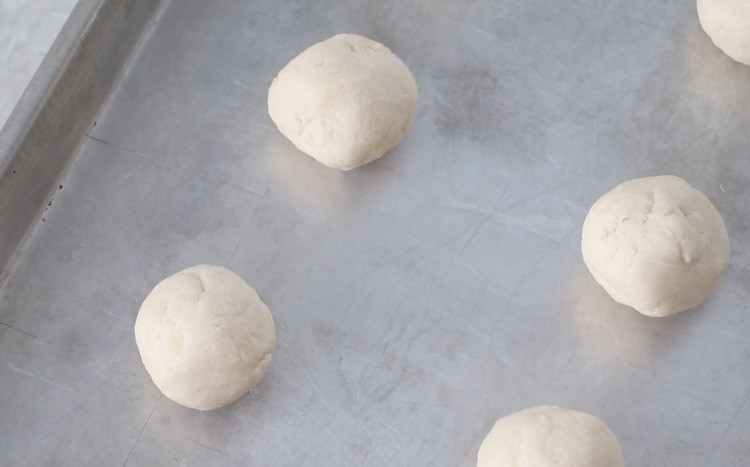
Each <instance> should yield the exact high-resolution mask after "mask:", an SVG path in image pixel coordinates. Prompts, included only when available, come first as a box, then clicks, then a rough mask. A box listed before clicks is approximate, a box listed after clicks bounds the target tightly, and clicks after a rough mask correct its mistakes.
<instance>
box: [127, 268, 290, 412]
mask: <svg viewBox="0 0 750 467" xmlns="http://www.w3.org/2000/svg"><path fill="white" fill-rule="evenodd" d="M135 341H136V344H137V345H138V351H139V352H140V354H141V359H142V360H143V364H144V366H145V367H146V371H148V373H149V375H151V379H153V381H154V384H156V386H157V387H158V388H159V390H160V391H161V392H162V393H163V394H164V395H165V396H167V397H168V398H170V399H172V400H173V401H175V402H177V403H178V404H181V405H184V406H186V407H190V408H193V409H198V410H212V409H216V408H219V407H222V406H224V405H227V404H229V403H231V402H234V401H235V400H237V399H239V398H240V397H242V395H243V394H245V393H246V392H247V391H248V390H250V389H251V388H253V387H254V386H255V385H256V384H258V382H259V381H260V380H261V378H263V375H264V374H265V372H266V369H267V368H268V364H269V363H270V362H271V352H273V349H274V347H275V346H276V328H275V326H274V322H273V316H271V312H270V311H268V308H267V307H266V305H265V304H264V303H263V302H262V301H261V300H260V298H259V297H258V294H257V293H255V290H253V288H252V287H250V286H249V285H247V283H246V282H245V281H243V280H242V279H241V278H240V277H239V276H237V275H236V274H234V273H233V272H232V271H230V270H228V269H225V268H222V267H219V266H208V265H201V266H195V267H192V268H189V269H185V270H184V271H180V272H178V273H177V274H174V275H173V276H170V277H167V278H166V279H164V280H163V281H161V282H159V283H158V284H157V285H156V287H154V289H153V290H152V291H151V293H149V294H148V296H147V297H146V300H144V302H143V305H141V309H140V311H139V312H138V317H137V318H136V320H135Z"/></svg>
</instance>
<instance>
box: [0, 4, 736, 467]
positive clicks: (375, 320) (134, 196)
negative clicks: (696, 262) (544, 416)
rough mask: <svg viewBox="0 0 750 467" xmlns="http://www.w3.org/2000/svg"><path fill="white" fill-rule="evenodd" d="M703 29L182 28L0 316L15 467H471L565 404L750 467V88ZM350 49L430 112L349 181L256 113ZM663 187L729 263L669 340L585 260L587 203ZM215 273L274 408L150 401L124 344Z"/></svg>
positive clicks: (60, 200)
mask: <svg viewBox="0 0 750 467" xmlns="http://www.w3.org/2000/svg"><path fill="white" fill-rule="evenodd" d="M694 10H695V7H694V4H693V3H692V2H676V1H670V2H650V1H646V0H635V1H628V2H625V1H618V2H604V1H596V0H589V1H573V0H561V1H558V2H543V1H534V0H532V1H527V2H515V1H489V0H487V1H483V0H475V1H462V2H456V1H430V2H427V1H411V2H400V1H390V0H389V1H384V2H367V1H351V2H337V1H326V0H324V1H320V2H316V3H314V4H311V3H309V2H302V1H281V2H279V1H270V0H268V1H254V2H241V1H221V2H203V1H199V0H186V1H179V2H178V1H171V2H168V4H167V5H166V7H165V8H164V10H163V11H162V12H161V14H160V16H159V17H158V18H157V20H156V21H154V23H153V24H152V25H151V26H150V27H149V30H148V32H147V33H148V36H147V37H146V38H145V40H144V41H143V42H142V43H141V44H140V48H139V50H138V51H137V52H136V55H135V57H134V59H133V61H132V62H131V63H130V65H129V66H128V68H127V69H126V70H125V72H124V73H123V75H122V77H121V79H120V80H119V83H118V84H117V87H116V89H115V90H114V92H113V94H112V96H111V98H110V100H109V101H108V103H107V105H106V107H105V109H104V110H103V112H102V114H101V115H100V117H99V119H98V122H97V124H96V126H95V127H94V129H93V130H92V131H91V133H90V135H89V137H88V138H87V139H86V141H85V143H84V144H83V146H82V148H81V149H80V151H79V153H78V154H77V156H76V157H75V160H74V162H73V163H72V165H71V167H70V169H69V170H68V171H67V173H66V174H65V176H64V178H63V179H62V180H61V181H60V189H59V190H58V191H57V193H56V194H55V196H54V199H53V200H52V201H53V202H52V204H51V206H49V208H48V209H47V210H46V211H45V212H44V213H43V215H42V218H40V219H39V221H38V223H37V225H36V226H35V228H34V229H33V231H32V232H31V233H30V234H29V238H27V241H26V242H25V244H24V247H23V249H22V251H21V255H20V258H19V260H18V261H17V262H16V264H15V266H14V269H13V270H12V271H11V272H10V275H9V278H8V280H7V282H6V283H5V285H4V287H3V289H2V296H1V297H0V323H2V326H0V363H1V364H0V394H2V397H0V415H2V416H1V417H0V430H1V431H2V436H0V460H1V462H0V463H1V464H3V465H98V466H107V465H112V466H123V465H124V466H138V465H160V466H169V465H174V466H187V465H201V466H211V465H253V466H271V465H273V466H277V465H278V466H354V465H356V466H415V465H420V466H422V465H423V466H427V465H430V466H466V467H469V466H473V465H475V456H476V451H477V449H478V447H479V444H480V443H481V441H482V438H483V437H484V435H485V434H486V433H487V432H488V431H489V429H490V428H491V426H492V424H493V423H494V421H495V420H496V419H497V418H498V417H500V416H503V415H505V414H508V413H510V412H513V411H516V410H520V409H522V408H525V407H529V406H532V405H538V404H556V405H562V406H567V407H571V408H575V409H578V410H583V411H587V412H590V413H593V414H595V415H597V416H599V417H600V418H602V419H603V420H605V421H606V422H607V423H608V425H609V426H610V427H611V428H612V430H613V431H614V432H615V433H616V434H617V436H618V438H619V440H620V443H621V445H622V448H623V451H624V455H625V460H626V464H627V465H629V466H641V467H647V466H681V467H684V466H744V465H747V459H748V458H750V403H749V402H748V399H749V398H750V343H749V342H748V337H747V336H748V335H750V321H749V320H748V306H747V303H748V302H749V301H750V292H748V284H750V279H749V278H748V273H749V268H750V241H748V236H747V231H748V229H750V161H749V160H748V147H750V132H748V131H747V128H750V112H748V111H747V104H748V102H750V68H748V67H743V66H741V65H738V64H736V63H734V62H732V61H731V60H730V59H729V58H727V57H726V56H724V55H723V54H722V53H721V52H720V51H719V50H718V49H716V48H715V47H714V46H713V45H712V44H711V41H710V40H709V39H708V37H707V36H705V34H704V33H703V32H702V30H701V29H700V25H699V24H698V20H697V16H696V13H695V11H694ZM341 32H353V33H359V34H362V35H365V36H368V37H370V38H372V39H374V40H377V41H379V42H382V43H384V44H385V45H387V46H388V47H389V48H391V49H392V50H393V51H394V53H396V54H397V55H398V56H399V57H401V58H402V59H403V60H404V62H405V63H406V64H407V65H408V66H409V68H410V69H411V70H412V72H413V74H414V76H415V78H416V81H417V83H418V85H419V89H420V101H419V108H418V114H417V117H416V119H415V122H414V126H413V127H412V129H411V131H410V132H409V134H408V135H407V137H406V139H405V140H404V141H403V142H402V143H401V144H400V145H399V146H397V147H396V148H395V149H394V150H393V151H391V152H390V153H389V154H387V155H386V156H385V157H383V158H382V159H380V160H378V161H376V162H374V163H372V164H369V165H367V166H364V167H361V168H358V169H355V170H353V171H350V172H341V171H337V170H333V169H328V168H326V167H324V166H322V165H320V164H318V163H316V162H315V161H314V160H312V159H311V158H309V157H307V156H305V155H303V154H301V153H299V152H298V151H297V150H296V149H295V148H294V147H293V146H292V145H291V143H289V142H288V141H286V140H285V139H284V138H283V137H282V136H281V135H280V134H279V133H278V131H276V129H275V128H274V126H273V124H272V122H271V121H270V119H269V118H268V116H267V112H266V104H265V99H266V91H267V89H268V85H269V84H270V82H271V80H272V79H273V77H274V76H275V75H276V73H277V72H278V70H279V69H280V68H281V67H282V66H283V65H284V64H286V62H287V61H289V60H290V59H291V58H292V57H293V56H295V55H296V54H297V53H299V52H300V51H301V50H303V49H304V48H306V47H307V46H309V45H311V44H312V43H314V42H317V41H320V40H323V39H325V38H327V37H330V36H332V35H334V34H337V33H341ZM657 174H675V175H679V176H681V177H683V178H685V179H686V180H688V181H689V182H690V183H691V184H692V185H693V186H695V187H696V188H698V189H700V190H702V191H703V192H704V193H705V194H706V195H707V196H708V197H709V198H710V199H711V200H712V201H713V203H714V204H715V205H716V207H717V209H718V210H719V211H720V213H721V214H722V216H723V218H724V220H725V222H726V224H727V227H728V230H729V233H730V236H731V239H732V256H731V264H730V266H729V269H728V271H727V273H726V275H725V276H724V277H723V279H722V280H721V282H720V283H719V285H718V287H717V289H716V291H715V292H714V294H713V295H712V297H711V298H710V299H709V300H708V301H707V302H706V303H704V304H703V305H701V306H699V307H697V308H696V309H694V310H691V311H688V312H685V313H681V314H679V315H676V316H673V317H670V318H664V319H652V318H647V317H644V316H641V315H639V314H638V313H636V312H635V311H633V310H631V309H629V308H627V307H624V306H620V305H617V304H615V303H614V302H613V301H612V300H611V299H609V297H608V296H607V295H606V294H605V293H604V292H603V290H602V289H601V288H600V287H599V286H598V285H597V284H596V283H595V282H594V281H593V279H592V278H591V276H590V275H589V274H588V272H587V271H586V268H585V266H584V265H583V263H582V260H581V256H580V247H579V241H580V231H581V224H582V221H583V218H584V216H585V214H586V211H587V209H588V208H589V206H590V205H591V204H592V203H593V202H594V201H595V200H596V199H597V198H598V197H599V196H600V195H601V194H603V193H604V192H606V191H608V190H609V189H611V188H612V187H613V186H614V185H616V184H618V183H620V182H622V181H624V180H626V179H629V178H634V177H640V176H648V175H657ZM2 221H3V222H6V221H9V220H2ZM199 263H210V264H220V265H223V266H226V267H228V268H230V269H232V270H233V271H235V272H236V273H238V274H239V275H240V276H242V277H243V278H244V279H246V280H247V281H248V282H249V283H250V284H251V285H253V286H254V287H255V288H256V290H257V291H258V292H259V294H260V296H261V297H262V298H263V300H264V301H265V302H266V303H267V304H268V305H269V307H270V309H271V310H272V312H273V314H274V316H275V319H276V324H277V331H278V347H277V349H276V352H275V353H274V357H273V362H272V364H271V367H270V369H269V371H268V373H267V375H266V377H265V378H264V379H263V381H262V382H261V383H260V385H259V386H258V387H257V388H256V389H255V390H253V391H252V393H250V394H248V395H247V396H245V397H244V398H242V399H240V400H239V401H238V402H236V403H234V404H232V405H230V406H228V407H225V408H223V409H219V410H216V411H213V412H207V413H203V412H197V411H193V410H190V409H186V408H182V407H180V406H178V405H176V404H174V403H172V402H171V401H169V400H168V399H166V398H164V397H162V396H161V395H160V393H159V392H158V390H157V389H156V387H155V386H154V385H153V384H152V383H151V381H150V379H149V377H148V375H147V373H146V371H145V369H144V368H143V366H142V364H141V362H140V359H139V356H138V352H137V349H136V347H135V342H134V339H133V324H134V320H135V316H136V314H137V311H138V308H139V306H140V303H141V301H142V300H143V298H144V297H145V296H146V294H147V293H148V291H149V290H150V289H151V287H153V285H155V283H156V282H158V281H159V280H161V279H162V278H164V277H165V276H167V275H169V274H171V273H174V272H176V271H178V270H180V269H183V268H185V267H189V266H193V265H195V264H199Z"/></svg>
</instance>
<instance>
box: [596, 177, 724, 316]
mask: <svg viewBox="0 0 750 467" xmlns="http://www.w3.org/2000/svg"><path fill="white" fill-rule="evenodd" d="M581 251H582V253H583V261H584V262H585V263H586V266H587V267H588V268H589V271H591V274H592V275H593V276H594V279H595V280H596V281H597V282H598V283H599V284H600V285H601V286H602V287H604V289H605V290H606V291H607V293H609V295H610V296H611V297H612V298H613V299H614V300H615V301H617V302H619V303H622V304H624V305H628V306H631V307H633V308H635V309H636V310H638V311H639V312H641V313H643V314H644V315H648V316H655V317H661V316H668V315H672V314H675V313H678V312H680V311H683V310H686V309H688V308H692V307H694V306H696V305H698V304H700V303H701V302H703V301H704V300H706V299H707V298H708V296H709V295H711V292H712V291H713V289H714V287H715V286H716V283H717V282H718V280H719V278H720V277H721V275H722V274H723V273H724V270H725V269H726V268H727V264H728V263H729V235H728V234H727V229H726V227H725V226H724V221H723V220H722V219H721V216H720V215H719V213H718V211H717V210H716V208H715V207H714V206H713V204H711V201H709V200H708V198H706V196H705V195H704V194H703V193H701V192H700V191H698V190H696V189H695V188H693V187H691V186H690V185H689V184H688V183H687V182H686V181H685V180H683V179H681V178H679V177H675V176H659V177H647V178H639V179H635V180H629V181H627V182H625V183H622V184H621V185H619V186H617V187H615V188H614V189H613V190H612V191H610V192H609V193H607V194H605V195H604V196H602V197H601V198H599V200H598V201H596V202H595V203H594V205H593V206H592V207H591V209H590V210H589V213H588V215H587V216H586V220H585V221H584V223H583V232H582V236H581Z"/></svg>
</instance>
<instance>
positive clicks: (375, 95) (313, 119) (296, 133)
mask: <svg viewBox="0 0 750 467" xmlns="http://www.w3.org/2000/svg"><path fill="white" fill-rule="evenodd" d="M417 94H418V92H417V85H416V83H415V82H414V77H413V76H412V74H411V72H410V71H409V69H408V68H407V67H406V65H405V64H404V62H402V61H401V59H399V58H398V57H397V56H396V55H394V54H393V53H392V52H391V51H390V50H389V49H388V48H387V47H385V46H384V45H382V44H379V43H378V42H375V41H373V40H370V39H368V38H366V37H363V36H358V35H356V34H340V35H337V36H334V37H331V38H330V39H327V40H325V41H323V42H319V43H317V44H314V45H313V46H311V47H310V48H308V49H307V50H305V51H303V52H302V53H300V54H299V55H298V56H297V57H295V58H294V59H292V61H290V62H289V64H287V65H286V66H285V67H284V68H283V69H282V70H281V71H280V72H279V74H278V76H277V77H276V78H275V79H274V80H273V82H272V83H271V87H270V89H269V90H268V113H269V115H270V116H271V120H273V122H274V123H275V124H276V127H277V128H278V129H279V131H280V132H281V133H282V134H283V135H284V136H286V137H287V138H288V139H289V140H290V141H291V142H292V143H293V144H294V145H295V146H297V148H298V149H300V150H301V151H302V152H304V153H306V154H308V155H310V156H312V157H313V158H315V159H316V160H318V161H319V162H321V163H322V164H325V165H327V166H328V167H333V168H337V169H343V170H349V169H353V168H354V167H357V166H360V165H363V164H366V163H368V162H371V161H373V160H375V159H377V158H379V157H381V156H382V155H383V154H385V153H386V152H387V151H388V150H390V149H391V148H393V147H394V146H396V145H397V144H398V143H399V142H401V140H402V139H403V138H404V136H405V135H406V133H407V131H408V130H409V127H411V123H412V120H413V119H414V113H415V112H416V107H417Z"/></svg>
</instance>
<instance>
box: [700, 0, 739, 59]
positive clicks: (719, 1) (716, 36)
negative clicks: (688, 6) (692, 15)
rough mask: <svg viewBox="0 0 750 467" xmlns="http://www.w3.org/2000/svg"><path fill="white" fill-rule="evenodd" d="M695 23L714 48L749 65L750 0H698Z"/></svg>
mask: <svg viewBox="0 0 750 467" xmlns="http://www.w3.org/2000/svg"><path fill="white" fill-rule="evenodd" d="M697 9H698V20H699V21H700V23H701V27H702V28H703V30H704V31H706V34H708V37H710V38H711V40H712V41H713V43H714V45H716V47H718V48H719V49H721V50H722V52H724V53H725V54H727V55H729V56H730V57H731V58H732V59H733V60H735V61H737V62H740V63H742V64H745V65H750V0H698V2H697Z"/></svg>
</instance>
